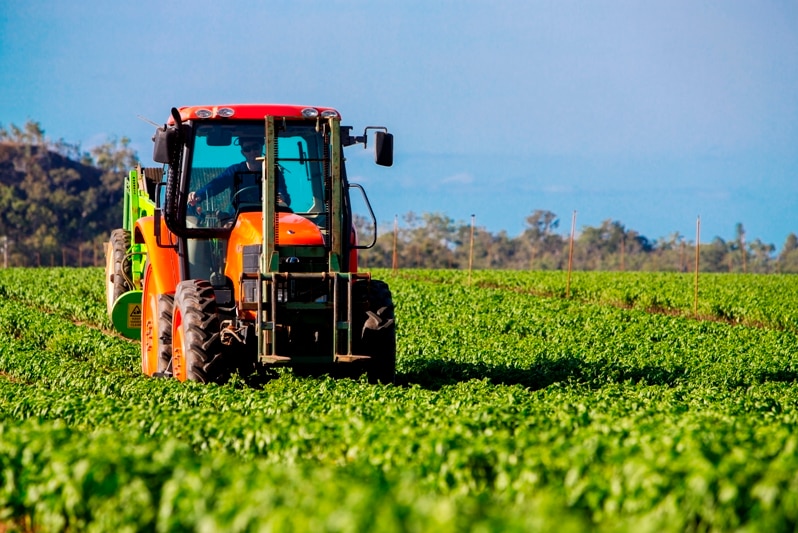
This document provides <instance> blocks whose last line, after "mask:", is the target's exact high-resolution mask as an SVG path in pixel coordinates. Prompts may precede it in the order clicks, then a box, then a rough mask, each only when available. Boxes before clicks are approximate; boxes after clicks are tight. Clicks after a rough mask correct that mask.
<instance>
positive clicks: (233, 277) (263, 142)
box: [106, 104, 396, 382]
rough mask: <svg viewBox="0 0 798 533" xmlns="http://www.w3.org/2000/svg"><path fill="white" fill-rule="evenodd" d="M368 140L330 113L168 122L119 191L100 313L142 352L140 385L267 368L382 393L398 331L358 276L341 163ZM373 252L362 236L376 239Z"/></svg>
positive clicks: (376, 135) (379, 136)
mask: <svg viewBox="0 0 798 533" xmlns="http://www.w3.org/2000/svg"><path fill="white" fill-rule="evenodd" d="M370 130H371V133H372V134H373V144H374V147H375V159H376V163H377V164H378V165H383V166H390V165H391V164H392V163H393V136H392V135H391V134H389V133H388V132H387V130H386V129H385V128H382V127H379V128H377V127H368V128H366V129H365V131H364V132H363V135H362V136H353V135H352V134H351V131H352V128H351V127H348V126H341V125H340V115H339V113H338V112H337V111H336V110H334V109H331V108H324V107H303V106H291V105H265V104H259V105H227V106H197V107H183V108H180V109H172V113H171V116H170V118H169V120H168V122H167V123H166V124H165V125H164V126H163V127H159V128H157V129H156V131H155V135H154V136H153V141H154V149H153V160H154V161H156V162H157V163H161V164H163V165H164V166H163V167H162V168H154V169H151V168H145V169H142V168H137V169H135V170H132V171H131V172H130V174H129V176H128V177H127V178H126V188H125V209H124V218H123V227H122V228H120V229H117V230H114V231H113V232H112V233H111V239H110V243H109V245H108V249H107V262H106V289H107V297H108V312H109V316H110V318H111V321H112V323H113V324H114V326H115V327H116V328H117V329H118V330H119V331H120V332H122V333H123V334H124V335H126V336H128V337H131V338H140V339H141V365H142V369H143V371H144V373H145V374H147V375H150V376H159V377H175V378H177V379H179V380H181V381H184V380H194V381H201V382H222V381H224V380H226V379H228V377H229V376H230V375H231V374H232V373H239V374H247V375H249V374H252V373H253V372H255V371H258V370H263V369H268V368H270V367H275V366H290V367H293V368H295V369H297V370H300V371H302V370H303V369H304V370H309V371H312V372H319V371H321V372H327V371H329V372H330V373H333V374H336V373H338V371H341V370H345V371H344V372H343V373H344V374H345V375H356V374H360V373H363V372H365V373H367V374H368V376H369V378H370V379H371V380H373V381H382V382H391V381H393V379H394V376H395V369H396V325H395V321H394V308H393V302H392V299H391V293H390V290H389V288H388V286H387V285H386V284H385V283H384V282H381V281H378V280H374V279H372V278H371V276H370V274H369V273H366V272H359V271H358V265H357V253H358V250H359V249H362V248H368V247H370V246H373V244H374V241H373V240H372V241H371V242H370V243H365V244H361V243H360V242H358V239H357V235H356V233H355V229H354V224H353V215H352V206H351V202H350V194H349V193H350V191H351V190H353V189H357V190H358V191H359V192H360V194H361V195H362V197H363V199H364V203H365V206H366V207H367V208H368V211H369V213H370V214H371V218H372V221H373V222H374V227H375V230H376V220H374V215H373V211H372V210H371V206H370V204H369V202H368V198H367V197H366V195H365V191H364V190H363V188H362V187H360V186H359V185H357V184H355V183H350V182H349V180H348V179H347V176H346V169H345V165H344V156H343V149H344V147H346V146H350V145H354V144H358V143H360V144H363V145H364V147H365V146H367V143H368V137H367V136H368V134H369V131H370ZM374 233H375V235H374V239H376V231H375V232H374Z"/></svg>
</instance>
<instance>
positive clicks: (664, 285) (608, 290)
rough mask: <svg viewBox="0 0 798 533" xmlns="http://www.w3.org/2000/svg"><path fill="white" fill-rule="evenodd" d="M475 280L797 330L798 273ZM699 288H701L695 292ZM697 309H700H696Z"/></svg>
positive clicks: (417, 275) (493, 275) (427, 273)
mask: <svg viewBox="0 0 798 533" xmlns="http://www.w3.org/2000/svg"><path fill="white" fill-rule="evenodd" d="M402 275H403V276H406V277H410V278H414V279H423V280H427V281H436V282H439V283H444V284H449V283H460V284H462V283H468V282H469V276H468V273H467V272H464V271H456V270H424V271H404V272H402ZM470 282H471V283H472V284H473V285H475V286H477V287H482V288H493V289H502V290H512V291H517V292H521V293H525V294H532V295H536V296H543V297H554V298H565V297H569V298H571V299H574V300H576V301H580V302H586V303H595V304H603V305H615V306H619V307H624V308H631V309H639V310H643V311H654V312H666V313H676V314H682V315H685V316H691V317H693V316H695V315H696V311H697V315H698V317H699V318H702V319H710V320H720V321H724V322H728V323H731V324H744V325H753V326H764V327H770V328H776V329H788V330H792V331H796V332H798V276H795V275H790V274H786V275H763V274H701V275H700V277H699V279H698V283H697V287H696V279H695V277H694V275H693V274H678V273H665V272H581V271H580V272H574V273H572V275H571V280H570V283H569V280H568V274H567V273H566V272H559V271H545V272H523V271H475V272H473V273H472V275H471V276H470ZM696 289H697V291H696ZM696 308H697V309H696Z"/></svg>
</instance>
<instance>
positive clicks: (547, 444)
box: [0, 268, 798, 532]
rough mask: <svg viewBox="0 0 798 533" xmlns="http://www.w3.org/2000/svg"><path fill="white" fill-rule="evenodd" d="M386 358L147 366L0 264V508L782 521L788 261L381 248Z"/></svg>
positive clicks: (576, 521) (793, 345)
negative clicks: (769, 268)
mask: <svg viewBox="0 0 798 533" xmlns="http://www.w3.org/2000/svg"><path fill="white" fill-rule="evenodd" d="M379 275H380V277H382V278H383V279H386V281H388V282H389V284H390V285H391V288H392V291H393V295H394V301H395V302H396V306H397V310H396V313H397V320H398V324H399V327H398V343H399V344H398V346H399V347H398V383H397V384H396V385H395V386H382V385H371V384H368V383H367V382H366V381H365V380H362V381H358V380H349V379H339V380H333V379H330V378H326V377H322V378H299V377H295V376H293V375H292V374H291V373H290V372H285V373H283V375H281V376H280V377H279V378H278V379H274V380H271V381H268V382H265V383H261V384H257V386H253V385H252V384H250V383H245V382H244V381H243V380H241V379H235V380H234V381H232V382H231V383H229V384H227V385H224V386H203V385H197V384H192V383H185V384H181V383H177V382H175V381H171V380H159V379H150V378H145V377H143V376H142V375H141V373H140V367H139V365H140V362H139V347H138V343H135V342H129V341H127V340H124V339H122V338H120V337H118V336H116V335H114V334H113V333H111V332H110V331H109V323H108V321H107V319H106V317H105V295H104V282H103V272H102V270H101V269H98V268H84V269H64V268H52V269H27V270H25V269H6V270H0V296H2V298H0V531H2V530H3V529H4V528H5V529H7V530H12V531H13V530H21V531H37V532H39V531H41V532H48V531H207V532H216V531H314V532H323V531H353V532H354V531H380V532H391V531H419V532H421V531H435V532H448V531H558V532H559V531H588V530H589V531H630V532H639V531H652V532H654V531H657V532H659V531H734V530H745V531H769V532H770V531H794V530H795V529H796V527H798V385H797V384H796V378H797V377H798V276H775V275H773V276H756V275H714V276H713V275H704V276H702V277H701V280H700V283H699V300H698V308H697V312H696V309H694V300H693V297H694V286H693V278H692V277H691V276H690V275H681V274H639V273H634V274H633V273H577V274H575V275H574V277H573V279H572V280H571V287H570V297H569V298H566V297H565V296H566V289H565V287H566V278H565V274H563V273H556V272H555V273H551V272H550V273H538V272H503V273H497V272H475V273H474V275H473V277H472V278H471V280H469V278H468V275H467V273H464V272H454V271H407V272H402V273H400V274H397V275H391V274H390V273H389V272H379Z"/></svg>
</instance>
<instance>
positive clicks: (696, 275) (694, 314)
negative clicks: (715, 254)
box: [693, 216, 701, 318]
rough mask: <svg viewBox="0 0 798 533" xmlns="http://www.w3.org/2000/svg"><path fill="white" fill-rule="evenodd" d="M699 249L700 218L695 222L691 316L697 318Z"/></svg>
mask: <svg viewBox="0 0 798 533" xmlns="http://www.w3.org/2000/svg"><path fill="white" fill-rule="evenodd" d="M700 249H701V217H700V216H699V217H698V218H697V219H696V221H695V287H694V289H693V316H695V318H698V268H699V263H698V258H699V257H700V255H699V252H700Z"/></svg>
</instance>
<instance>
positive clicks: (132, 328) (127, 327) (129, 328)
mask: <svg viewBox="0 0 798 533" xmlns="http://www.w3.org/2000/svg"><path fill="white" fill-rule="evenodd" d="M141 295H142V291H128V292H126V293H123V294H122V295H121V296H120V297H119V298H117V299H116V301H115V302H114V307H113V309H112V311H111V322H112V323H113V325H114V328H115V329H116V330H117V331H118V332H119V333H121V334H122V335H124V336H125V337H127V338H128V339H134V340H139V339H141V314H142V309H141V306H142V304H141Z"/></svg>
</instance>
